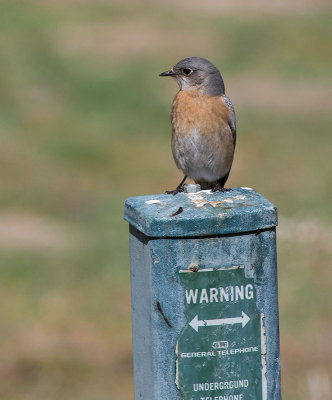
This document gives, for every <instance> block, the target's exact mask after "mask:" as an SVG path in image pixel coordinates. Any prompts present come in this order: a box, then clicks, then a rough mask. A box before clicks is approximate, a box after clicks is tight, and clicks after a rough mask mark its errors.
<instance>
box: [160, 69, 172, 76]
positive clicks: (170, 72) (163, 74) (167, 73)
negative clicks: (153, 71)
mask: <svg viewBox="0 0 332 400" xmlns="http://www.w3.org/2000/svg"><path fill="white" fill-rule="evenodd" d="M174 75H175V72H174V71H173V70H172V69H169V70H168V71H165V72H162V73H161V74H160V75H159V76H174Z"/></svg>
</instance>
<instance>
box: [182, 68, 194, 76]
mask: <svg viewBox="0 0 332 400" xmlns="http://www.w3.org/2000/svg"><path fill="white" fill-rule="evenodd" d="M182 72H183V75H186V76H189V75H190V74H191V73H192V72H193V71H192V70H191V69H190V68H183V70H182Z"/></svg>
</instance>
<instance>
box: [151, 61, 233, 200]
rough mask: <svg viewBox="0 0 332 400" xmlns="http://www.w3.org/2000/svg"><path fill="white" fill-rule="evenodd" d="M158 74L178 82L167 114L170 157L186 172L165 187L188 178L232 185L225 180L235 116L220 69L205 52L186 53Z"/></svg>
mask: <svg viewBox="0 0 332 400" xmlns="http://www.w3.org/2000/svg"><path fill="white" fill-rule="evenodd" d="M159 76H170V77H172V78H175V79H176V81H177V83H178V85H179V91H178V93H177V94H176V96H175V97H174V100H173V103H172V108H171V116H170V118H171V123H172V153H173V158H174V161H175V164H176V166H177V167H178V168H179V169H180V170H182V172H183V174H184V178H183V179H182V181H181V182H180V184H179V185H178V186H177V188H176V189H175V190H169V191H166V193H168V194H173V195H175V194H177V193H179V192H182V191H183V185H184V182H185V181H186V179H187V178H191V179H192V180H194V181H195V182H196V183H198V184H200V186H201V189H202V190H204V189H212V191H213V192H217V191H220V192H225V191H228V190H231V189H230V188H225V187H224V186H225V183H226V181H227V179H228V176H229V173H230V170H231V167H232V163H233V157H234V151H235V145H236V118H235V110H234V107H233V104H232V102H231V100H230V99H229V98H228V97H227V96H226V94H225V85H224V81H223V78H222V76H221V74H220V72H219V70H218V69H217V67H215V66H214V65H213V64H212V63H211V62H210V61H208V60H207V59H205V58H201V57H189V58H184V59H183V60H181V61H179V62H178V63H177V64H175V65H174V67H173V68H171V69H169V70H167V71H165V72H162V73H161V74H160V75H159Z"/></svg>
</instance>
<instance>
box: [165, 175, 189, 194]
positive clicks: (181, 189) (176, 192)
mask: <svg viewBox="0 0 332 400" xmlns="http://www.w3.org/2000/svg"><path fill="white" fill-rule="evenodd" d="M186 179H187V176H185V177H184V178H183V179H182V181H181V182H180V184H179V185H178V186H177V188H176V189H175V190H166V192H165V193H166V194H172V195H173V196H175V195H176V194H178V193H180V192H183V184H184V183H185V181H186Z"/></svg>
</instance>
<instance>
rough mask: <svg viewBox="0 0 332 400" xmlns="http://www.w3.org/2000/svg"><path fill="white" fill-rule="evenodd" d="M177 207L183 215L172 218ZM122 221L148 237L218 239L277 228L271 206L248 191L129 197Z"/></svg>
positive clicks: (242, 189)
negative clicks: (221, 236)
mask: <svg viewBox="0 0 332 400" xmlns="http://www.w3.org/2000/svg"><path fill="white" fill-rule="evenodd" d="M179 207H181V208H182V210H183V211H182V212H181V214H179V215H174V214H175V213H176V212H177V210H178V209H179ZM172 215H173V218H171V217H172ZM124 217H125V219H126V220H127V221H128V222H129V223H130V224H131V225H133V226H134V227H135V228H137V229H138V230H139V231H140V232H143V233H144V234H145V235H147V236H151V237H174V236H175V237H182V236H208V235H221V234H229V233H239V232H248V231H252V230H257V229H264V228H269V227H273V226H276V225H277V214H276V208H275V206H274V205H273V204H272V203H270V202H269V201H268V200H266V199H265V198H264V197H263V196H261V195H260V194H258V193H257V192H255V191H254V190H252V189H250V188H233V189H232V190H231V191H228V192H224V193H220V192H216V193H213V192H212V191H211V190H202V191H200V192H197V193H179V194H177V195H176V196H172V195H167V194H159V195H149V196H140V197H132V198H129V199H127V200H126V202H125V214H124Z"/></svg>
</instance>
